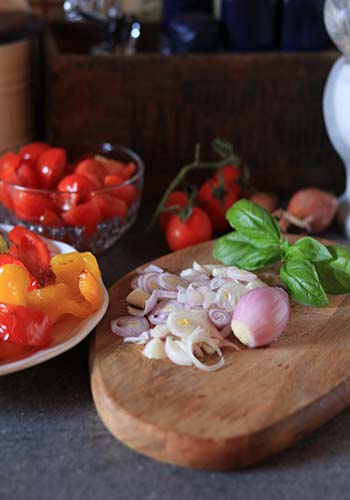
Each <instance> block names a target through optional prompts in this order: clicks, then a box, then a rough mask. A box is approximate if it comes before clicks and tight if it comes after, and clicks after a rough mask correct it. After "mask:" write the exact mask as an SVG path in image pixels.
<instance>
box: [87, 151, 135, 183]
mask: <svg viewBox="0 0 350 500" xmlns="http://www.w3.org/2000/svg"><path fill="white" fill-rule="evenodd" d="M95 160H96V161H98V162H100V163H102V164H103V168H104V171H105V174H106V175H117V176H119V177H121V178H122V179H123V180H124V181H126V180H128V179H130V177H132V176H133V175H134V173H135V171H136V165H135V163H133V162H132V161H131V162H129V163H123V162H121V161H118V160H112V159H110V158H106V157H104V156H100V155H96V156H95Z"/></svg>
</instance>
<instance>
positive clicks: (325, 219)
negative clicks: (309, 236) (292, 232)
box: [287, 187, 338, 234]
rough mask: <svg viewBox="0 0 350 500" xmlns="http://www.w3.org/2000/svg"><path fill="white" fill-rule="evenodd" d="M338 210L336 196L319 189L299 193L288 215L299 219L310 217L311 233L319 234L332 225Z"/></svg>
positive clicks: (290, 203)
mask: <svg viewBox="0 0 350 500" xmlns="http://www.w3.org/2000/svg"><path fill="white" fill-rule="evenodd" d="M337 208H338V202H337V199H336V197H335V196H334V195H332V194H331V193H327V192H326V191H322V190H321V189H317V188H312V187H310V188H307V189H301V190H300V191H297V192H296V193H295V194H294V195H293V196H292V198H291V199H290V201H289V203H288V208H287V211H288V213H290V214H292V215H294V216H295V217H297V218H298V219H301V220H303V219H306V218H307V217H310V223H309V226H310V232H311V233H314V234H317V233H320V232H322V231H324V230H325V229H327V227H328V226H329V225H330V223H331V222H332V220H333V218H334V216H335V214H336V211H337Z"/></svg>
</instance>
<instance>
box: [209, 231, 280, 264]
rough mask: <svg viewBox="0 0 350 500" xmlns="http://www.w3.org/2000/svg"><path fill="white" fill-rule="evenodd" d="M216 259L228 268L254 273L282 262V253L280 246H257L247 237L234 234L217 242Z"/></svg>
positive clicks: (215, 248)
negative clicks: (261, 268) (279, 261)
mask: <svg viewBox="0 0 350 500" xmlns="http://www.w3.org/2000/svg"><path fill="white" fill-rule="evenodd" d="M214 257H215V258H216V259H218V260H220V261H221V262H223V263H224V264H225V265H226V266H238V267H241V268H243V269H247V270H249V271H254V270H255V269H259V268H260V267H264V266H266V265H268V264H272V263H274V262H277V261H278V260H280V259H281V251H280V248H279V247H278V246H275V247H258V246H255V245H253V244H252V243H251V241H250V239H249V238H247V237H246V236H244V235H242V234H240V233H238V232H233V233H230V234H226V235H225V236H222V237H221V238H219V239H218V240H216V242H215V245H214Z"/></svg>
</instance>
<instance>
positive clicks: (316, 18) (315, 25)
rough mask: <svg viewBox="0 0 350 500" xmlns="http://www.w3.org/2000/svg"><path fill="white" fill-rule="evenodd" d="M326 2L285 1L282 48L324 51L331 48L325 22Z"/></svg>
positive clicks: (322, 0) (311, 0)
mask: <svg viewBox="0 0 350 500" xmlns="http://www.w3.org/2000/svg"><path fill="white" fill-rule="evenodd" d="M323 9H324V0H283V12H282V28H281V48H282V50H286V51H293V50H297V51H299V50H322V49H327V48H328V47H329V46H330V40H329V38H328V35H327V32H326V28H325V25H324V22H323Z"/></svg>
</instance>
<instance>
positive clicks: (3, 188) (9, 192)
mask: <svg viewBox="0 0 350 500" xmlns="http://www.w3.org/2000/svg"><path fill="white" fill-rule="evenodd" d="M0 179H1V181H0V198H1V201H2V203H3V205H4V206H5V207H6V208H8V209H9V210H13V202H12V197H13V195H14V193H15V192H16V188H14V187H13V186H10V185H9V184H18V183H19V180H18V175H17V173H16V171H15V169H14V168H12V167H9V168H7V169H6V170H2V171H0ZM3 181H5V182H3ZM7 183H9V184H7Z"/></svg>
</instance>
